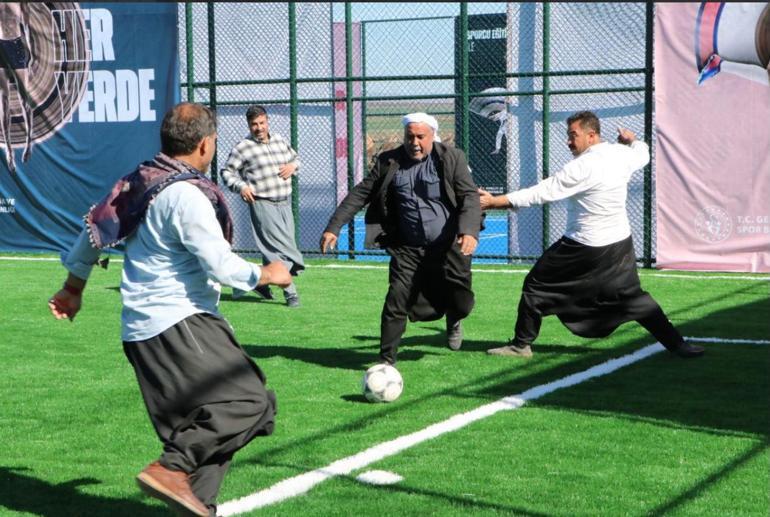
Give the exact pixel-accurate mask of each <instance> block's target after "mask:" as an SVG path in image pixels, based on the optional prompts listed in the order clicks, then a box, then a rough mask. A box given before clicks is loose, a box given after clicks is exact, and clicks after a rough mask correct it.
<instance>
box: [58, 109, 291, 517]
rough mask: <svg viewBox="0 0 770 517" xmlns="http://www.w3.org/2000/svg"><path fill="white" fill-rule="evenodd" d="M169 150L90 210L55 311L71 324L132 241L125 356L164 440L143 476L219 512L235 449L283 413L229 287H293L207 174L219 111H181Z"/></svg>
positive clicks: (200, 508) (66, 260) (183, 505)
mask: <svg viewBox="0 0 770 517" xmlns="http://www.w3.org/2000/svg"><path fill="white" fill-rule="evenodd" d="M161 149H162V150H161V152H160V153H159V154H158V155H157V156H155V158H154V159H153V160H151V161H148V162H144V163H143V164H141V165H140V166H139V167H138V168H137V170H136V171H134V172H133V173H132V174H129V175H128V176H125V177H124V178H122V179H121V180H119V181H118V182H117V183H116V185H115V186H114V187H113V189H112V192H111V193H110V194H109V195H108V196H107V197H106V198H105V199H104V200H103V201H102V202H101V203H99V204H98V205H96V206H95V207H94V208H92V209H91V210H90V211H89V213H88V216H87V218H86V228H85V229H84V230H83V231H82V232H81V234H80V235H79V237H78V238H77V240H76V242H75V244H74V246H73V248H72V249H71V250H70V252H69V253H65V254H63V256H62V261H63V264H64V266H65V268H66V269H67V270H68V271H69V274H68V276H67V279H66V281H65V283H64V286H63V287H62V289H61V290H59V291H58V292H57V293H55V294H54V295H53V296H52V297H51V299H50V300H49V303H48V305H49V308H50V309H51V312H52V314H53V315H54V316H55V317H56V318H58V319H63V318H69V319H70V320H73V319H74V318H75V315H76V314H77V313H78V311H79V310H80V307H81V302H82V293H83V288H84V287H85V284H86V281H87V279H88V277H89V275H90V272H91V269H92V267H93V265H94V263H95V262H96V260H97V259H98V256H99V252H100V249H101V248H105V247H111V246H114V245H116V244H119V243H121V242H125V259H124V265H123V275H122V281H121V285H120V291H121V296H122V299H123V312H122V317H121V323H122V325H121V327H122V328H121V334H122V339H123V350H124V352H125V354H126V356H127V358H128V360H129V361H130V362H131V365H132V366H133V367H134V370H135V373H136V377H137V380H138V382H139V387H140V390H141V392H142V396H143V398H144V401H145V405H146V406H147V410H148V413H149V415H150V419H151V421H152V423H153V426H154V427H155V431H156V432H157V434H158V437H159V438H160V440H161V441H162V442H163V454H162V455H161V457H160V458H159V459H158V461H156V462H153V463H151V464H150V465H148V466H147V467H146V468H145V469H144V470H143V471H142V472H141V473H140V474H139V475H138V476H137V481H138V483H139V486H140V487H141V488H142V490H144V491H145V492H146V493H148V494H149V495H151V496H152V497H156V498H158V499H161V500H163V501H165V502H166V503H167V504H169V506H171V507H172V508H174V509H175V510H178V511H181V512H183V513H187V514H190V513H191V514H193V515H201V516H208V515H216V496H217V493H218V491H219V487H220V485H221V483H222V479H223V478H224V475H225V472H226V471H227V468H228V466H229V464H230V460H231V458H232V456H233V454H234V453H235V452H236V451H237V450H239V449H240V448H242V447H244V446H245V445H246V444H247V443H249V441H251V440H252V439H253V438H254V437H256V436H259V435H268V434H270V433H272V431H273V427H274V415H275V396H274V394H273V393H272V391H269V390H267V389H266V388H265V381H266V379H265V376H264V374H263V373H262V371H261V370H260V368H259V367H258V366H257V365H256V364H255V363H254V362H253V361H252V360H251V358H250V357H249V356H248V355H247V354H246V352H245V351H244V350H243V349H242V348H241V347H240V345H239V344H238V342H237V341H236V339H235V337H234V335H233V332H232V329H231V327H230V325H229V324H228V323H227V321H225V320H224V318H223V317H222V316H221V315H220V314H219V312H218V308H217V306H218V303H219V294H220V284H223V283H224V284H227V285H230V286H232V287H237V288H239V289H243V290H251V289H254V288H255V287H256V286H257V285H268V284H275V285H279V286H282V287H283V286H286V285H288V284H289V283H290V282H291V276H290V275H289V271H288V270H287V269H286V267H285V266H284V265H283V264H282V263H281V262H274V263H271V264H267V265H264V266H262V267H260V266H258V265H256V264H252V263H249V262H246V261H245V260H243V259H242V258H240V257H238V256H237V255H236V254H234V253H233V252H232V250H231V248H230V242H229V241H230V240H231V239H232V221H231V219H230V215H229V212H228V210H227V206H226V204H225V202H224V196H223V195H222V193H221V192H220V191H219V189H218V188H217V186H216V185H215V184H214V183H212V182H211V180H209V179H208V178H207V177H206V175H205V173H206V171H208V168H209V166H210V164H211V160H212V158H213V156H214V151H215V149H216V117H215V115H214V113H213V112H212V111H211V110H210V109H208V108H206V107H205V106H202V105H200V104H192V103H182V104H179V105H177V106H175V107H174V108H172V109H171V110H170V111H169V112H168V113H167V114H166V116H165V117H164V119H163V123H162V125H161Z"/></svg>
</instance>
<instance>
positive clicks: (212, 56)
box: [207, 2, 218, 183]
mask: <svg viewBox="0 0 770 517" xmlns="http://www.w3.org/2000/svg"><path fill="white" fill-rule="evenodd" d="M214 5H215V4H214V2H209V3H208V4H207V18H208V30H209V106H211V109H213V110H216V109H217V59H216V55H217V52H216V44H215V33H216V30H215V27H216V26H215V25H214ZM211 164H212V165H211V181H213V182H214V183H217V176H218V172H217V167H216V164H217V151H214V158H213V159H212V160H211Z"/></svg>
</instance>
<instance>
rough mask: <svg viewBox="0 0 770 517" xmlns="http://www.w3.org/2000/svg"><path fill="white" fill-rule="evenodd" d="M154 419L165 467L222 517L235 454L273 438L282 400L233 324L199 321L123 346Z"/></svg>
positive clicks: (210, 317) (211, 317)
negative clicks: (222, 496) (220, 499)
mask: <svg viewBox="0 0 770 517" xmlns="http://www.w3.org/2000/svg"><path fill="white" fill-rule="evenodd" d="M123 350H124V352H125V354H126V357H128V360H129V361H130V362H131V365H132V366H133V367H134V371H135V373H136V378H137V380H138V381H139V388H140V390H141V392H142V397H143V398H144V403H145V405H146V407H147V412H148V413H149V416H150V420H151V421H152V424H153V426H154V427H155V431H156V432H157V434H158V437H159V438H160V440H161V442H162V443H163V454H162V455H161V458H160V460H159V461H160V463H161V464H162V465H163V466H165V467H166V468H169V469H171V470H181V471H184V472H186V473H187V474H189V475H190V483H191V486H192V490H193V492H194V493H195V495H196V496H197V497H198V498H199V499H200V500H201V501H202V502H203V503H204V504H205V505H206V506H208V507H209V509H210V510H211V512H212V514H214V513H215V511H216V496H217V493H218V492H219V487H220V486H221V484H222V480H223V478H224V475H225V473H226V472H227V468H228V467H229V465H230V460H231V458H232V456H233V454H234V453H235V452H236V451H237V450H239V449H241V448H242V447H244V446H245V445H246V444H248V443H249V442H250V441H251V440H252V439H254V438H255V437H256V436H260V435H268V434H271V433H272V432H273V427H274V416H275V412H276V402H275V395H274V394H273V392H272V391H269V390H267V389H265V380H266V379H265V375H264V374H263V373H262V371H261V370H260V368H259V367H258V366H257V365H256V364H255V363H254V361H252V359H251V358H250V357H249V356H248V355H247V354H246V352H245V351H244V350H243V348H241V346H240V345H239V344H238V342H237V341H236V340H235V336H233V333H232V330H231V328H230V325H229V324H228V323H227V321H225V320H224V319H222V318H219V317H216V316H214V315H212V314H207V313H201V314H194V315H192V316H190V317H188V318H186V319H184V320H182V321H180V322H179V323H177V324H176V325H174V326H173V327H171V328H169V329H167V330H165V331H164V332H162V333H161V334H159V335H157V336H155V337H153V338H151V339H147V340H144V341H124V342H123Z"/></svg>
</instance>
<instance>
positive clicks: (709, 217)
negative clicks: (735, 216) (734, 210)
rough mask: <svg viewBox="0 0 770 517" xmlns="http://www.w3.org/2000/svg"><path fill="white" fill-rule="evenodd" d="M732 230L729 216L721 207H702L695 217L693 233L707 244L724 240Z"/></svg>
mask: <svg viewBox="0 0 770 517" xmlns="http://www.w3.org/2000/svg"><path fill="white" fill-rule="evenodd" d="M732 229H733V221H732V219H731V218H730V214H728V213H727V210H725V209H724V208H722V207H719V206H707V207H703V208H702V209H701V210H700V211H699V212H698V213H697V214H696V215H695V233H696V234H697V235H698V237H700V238H701V239H703V240H704V241H707V242H720V241H723V240H725V239H726V238H727V237H728V236H729V235H730V232H731V231H732Z"/></svg>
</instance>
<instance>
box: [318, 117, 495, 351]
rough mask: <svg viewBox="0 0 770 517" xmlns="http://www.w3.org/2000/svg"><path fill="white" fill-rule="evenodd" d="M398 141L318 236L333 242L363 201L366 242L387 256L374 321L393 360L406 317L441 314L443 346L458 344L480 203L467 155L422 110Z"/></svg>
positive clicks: (326, 246) (469, 305)
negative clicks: (384, 288)
mask: <svg viewBox="0 0 770 517" xmlns="http://www.w3.org/2000/svg"><path fill="white" fill-rule="evenodd" d="M402 124H403V126H404V143H403V145H401V146H399V147H397V148H395V149H392V150H390V151H387V152H384V153H382V154H380V155H379V156H378V157H377V160H376V162H375V164H374V167H372V170H371V172H370V173H369V175H368V176H367V177H366V178H364V179H363V180H362V181H361V182H360V183H359V184H358V185H356V186H355V187H354V188H353V189H352V190H351V191H350V193H348V195H347V196H346V197H345V199H343V200H342V203H340V205H339V206H338V207H337V210H336V211H335V212H334V214H333V215H332V216H331V218H330V220H329V224H328V225H327V226H326V229H325V230H324V232H323V234H322V236H321V243H320V246H321V252H322V253H326V251H327V250H332V249H334V247H335V245H336V243H337V238H338V236H339V234H340V229H341V228H342V226H343V225H345V224H347V223H348V222H349V221H350V220H351V219H353V217H355V215H356V213H358V211H359V210H361V209H362V208H363V207H364V206H366V205H368V208H367V210H366V216H365V219H364V221H365V222H366V242H365V246H366V247H367V248H372V247H378V248H383V249H385V250H386V251H387V252H388V254H389V255H390V257H391V258H390V273H389V283H390V287H389V289H388V294H387V295H386V297H385V304H384V306H383V308H382V316H381V322H380V359H381V361H382V362H385V363H388V364H395V362H396V354H397V351H398V345H399V344H400V342H401V336H402V335H403V333H404V331H405V330H406V320H407V317H408V318H409V319H410V320H411V321H432V320H436V319H439V318H441V317H443V316H444V315H446V329H447V345H448V346H449V348H451V349H452V350H459V349H460V347H461V346H462V338H463V331H462V326H461V320H462V319H463V318H465V317H466V316H468V314H470V312H471V309H473V304H474V297H473V291H472V290H471V255H472V254H473V252H474V251H475V250H476V245H477V244H478V236H479V231H480V229H481V205H480V203H479V195H478V192H477V190H476V186H475V183H474V182H473V179H472V178H471V174H470V170H469V169H468V163H467V161H466V159H465V155H464V154H463V152H462V151H460V150H459V149H455V148H453V147H448V146H446V145H444V144H442V143H440V142H441V140H440V138H439V137H438V122H437V121H436V119H435V118H434V117H432V116H430V115H428V114H426V113H410V114H408V115H406V116H405V117H404V118H403V119H402Z"/></svg>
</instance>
